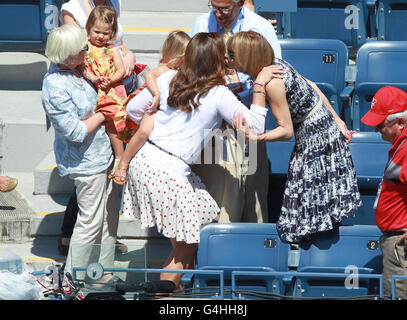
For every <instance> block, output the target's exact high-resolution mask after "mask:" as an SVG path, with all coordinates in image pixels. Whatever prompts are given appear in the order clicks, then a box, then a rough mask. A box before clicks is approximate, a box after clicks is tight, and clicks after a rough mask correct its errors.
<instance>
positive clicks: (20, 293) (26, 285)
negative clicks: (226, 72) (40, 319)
mask: <svg viewBox="0 0 407 320" xmlns="http://www.w3.org/2000/svg"><path fill="white" fill-rule="evenodd" d="M0 258H2V259H0V261H2V263H3V265H2V270H0V300H40V299H42V297H43V295H42V288H41V286H40V285H39V284H38V283H37V281H36V280H37V279H36V278H35V277H34V276H33V275H31V274H30V271H32V270H30V268H29V267H28V266H27V265H26V264H25V263H23V261H22V260H21V258H20V257H19V256H18V255H16V254H15V253H13V252H11V251H9V250H6V252H4V253H3V255H2V257H0ZM12 271H13V272H12Z"/></svg>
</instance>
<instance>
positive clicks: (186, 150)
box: [127, 70, 267, 163]
mask: <svg viewBox="0 0 407 320" xmlns="http://www.w3.org/2000/svg"><path fill="white" fill-rule="evenodd" d="M175 74H176V71H174V70H169V71H167V72H165V73H164V74H162V75H161V76H160V77H159V78H158V79H157V84H158V87H159V90H160V110H159V111H157V113H156V116H155V119H154V129H153V132H152V133H151V135H150V140H151V141H153V142H154V143H155V144H156V145H158V146H159V147H161V148H163V149H164V150H166V151H168V152H171V153H173V154H175V155H177V156H179V157H180V158H182V159H183V160H184V161H185V162H187V163H194V162H195V161H196V160H197V158H198V156H199V155H200V154H201V151H202V149H203V147H204V146H205V145H206V143H207V142H208V141H209V139H211V138H212V136H213V135H214V134H215V133H216V129H218V128H220V126H221V124H222V120H223V119H224V120H226V121H227V122H228V123H231V121H232V119H233V116H234V115H235V114H236V113H237V112H240V113H242V114H243V116H244V117H245V118H246V120H247V123H248V124H249V126H250V128H251V129H252V130H253V131H254V132H256V133H263V132H264V126H265V118H266V114H267V109H266V108H264V107H260V106H257V105H253V104H252V105H251V108H250V109H248V108H247V107H246V106H245V105H244V104H242V103H241V102H240V101H239V100H238V99H237V98H236V97H235V95H234V94H233V93H232V92H231V91H230V90H229V89H228V88H227V87H226V86H217V87H214V88H212V89H211V90H210V91H209V92H208V93H207V94H206V95H204V96H203V97H201V99H200V101H199V102H200V104H199V107H198V108H197V109H195V110H192V112H190V113H187V112H184V111H181V110H177V109H174V108H171V107H170V106H168V105H167V98H168V94H169V83H170V81H171V79H172V78H173V77H174V75H175ZM151 102H152V95H151V92H150V91H149V90H148V89H144V90H142V91H141V92H140V93H139V94H138V95H136V96H135V97H134V98H133V99H132V100H130V102H129V103H128V105H127V113H128V115H129V117H130V118H131V119H132V120H133V121H135V122H136V123H140V121H141V118H142V117H143V114H144V111H145V110H146V108H147V107H148V106H149V105H150V104H151Z"/></svg>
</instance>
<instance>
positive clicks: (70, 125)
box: [42, 25, 119, 282]
mask: <svg viewBox="0 0 407 320" xmlns="http://www.w3.org/2000/svg"><path fill="white" fill-rule="evenodd" d="M87 42H88V39H87V36H86V33H85V31H84V30H83V29H81V28H79V27H77V26H73V25H63V26H61V27H59V28H56V29H54V30H53V31H52V32H51V33H50V34H49V36H48V41H47V46H46V50H45V55H46V56H47V57H48V59H49V60H50V62H51V65H50V68H49V70H48V73H47V74H46V75H45V76H44V81H43V87H42V104H43V107H44V110H45V113H46V114H47V116H48V118H49V119H50V121H51V124H52V126H53V127H54V129H55V141H54V153H55V159H56V163H57V166H58V173H59V175H61V176H69V178H71V179H72V180H73V181H74V184H75V187H76V196H77V201H78V207H79V213H78V218H77V221H76V224H75V227H74V229H73V234H72V238H71V241H70V247H69V248H70V249H69V253H68V257H67V259H66V266H65V273H66V272H72V267H74V266H75V267H87V266H88V264H89V263H90V262H94V261H99V262H100V263H101V264H102V265H103V266H104V267H112V266H113V259H114V246H115V242H116V233H117V225H118V220H119V214H118V211H119V208H118V194H117V193H118V191H117V189H116V187H115V185H114V184H113V183H112V181H111V180H110V179H108V177H107V170H108V169H109V167H110V166H111V164H112V161H113V153H112V148H111V145H110V140H109V137H108V135H107V134H106V131H105V126H104V122H105V120H106V119H105V116H104V115H103V114H102V113H101V112H97V113H95V112H94V109H95V105H96V102H97V92H96V91H95V89H94V88H93V86H92V85H91V84H90V83H89V82H88V81H86V79H85V78H84V77H83V76H82V75H81V74H80V73H79V72H78V71H77V68H78V66H79V65H81V64H82V63H83V62H84V59H85V53H86V51H87ZM95 245H96V246H95ZM97 245H100V246H97ZM98 249H99V251H98V252H97V253H96V255H95V256H93V255H92V256H91V253H94V252H95V250H96V251H97V250H98ZM80 280H84V278H81V279H80ZM85 280H86V278H85ZM115 280H116V278H114V277H113V275H112V274H106V275H105V277H104V278H103V279H102V281H111V282H112V281H115Z"/></svg>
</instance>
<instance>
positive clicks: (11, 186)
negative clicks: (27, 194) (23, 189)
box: [0, 176, 18, 192]
mask: <svg viewBox="0 0 407 320" xmlns="http://www.w3.org/2000/svg"><path fill="white" fill-rule="evenodd" d="M7 178H8V181H7V185H6V186H5V187H4V188H0V192H10V191H12V190H14V189H15V188H16V187H17V184H18V180H17V179H16V178H11V177H8V176H7Z"/></svg>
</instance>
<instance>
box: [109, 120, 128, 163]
mask: <svg viewBox="0 0 407 320" xmlns="http://www.w3.org/2000/svg"><path fill="white" fill-rule="evenodd" d="M106 132H107V135H108V136H109V139H110V143H111V144H112V148H113V152H114V156H115V158H116V159H120V158H121V157H122V155H123V152H124V145H123V141H121V140H120V139H119V137H118V136H117V132H116V129H115V127H114V124H113V121H107V122H106Z"/></svg>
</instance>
